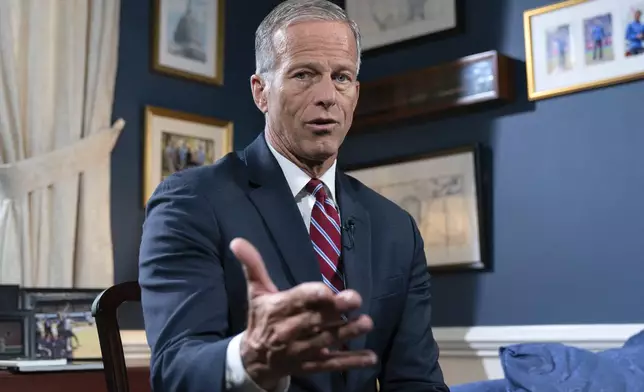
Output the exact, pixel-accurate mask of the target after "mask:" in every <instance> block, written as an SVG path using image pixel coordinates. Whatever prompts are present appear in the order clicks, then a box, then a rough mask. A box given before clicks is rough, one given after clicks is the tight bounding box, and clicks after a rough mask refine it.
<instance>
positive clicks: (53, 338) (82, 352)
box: [21, 288, 103, 361]
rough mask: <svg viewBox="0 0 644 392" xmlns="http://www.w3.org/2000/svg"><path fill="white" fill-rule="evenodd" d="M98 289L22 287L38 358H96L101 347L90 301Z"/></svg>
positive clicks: (96, 294) (23, 306)
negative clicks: (32, 326) (30, 315)
mask: <svg viewBox="0 0 644 392" xmlns="http://www.w3.org/2000/svg"><path fill="white" fill-rule="evenodd" d="M102 291H103V290H101V289H55V288H24V289H22V296H21V297H22V298H21V307H22V308H23V309H25V310H29V311H30V312H31V314H32V317H33V325H34V329H33V332H32V336H33V342H34V348H33V349H34V356H35V358H37V359H59V358H66V359H70V360H86V361H90V360H91V361H98V360H100V359H101V347H100V342H99V339H98V330H97V329H96V325H95V323H94V317H93V316H92V311H91V309H92V303H93V302H94V299H96V297H97V296H98V295H99V294H100V293H101V292H102Z"/></svg>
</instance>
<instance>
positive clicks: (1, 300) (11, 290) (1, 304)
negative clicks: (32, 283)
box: [0, 284, 20, 312]
mask: <svg viewBox="0 0 644 392" xmlns="http://www.w3.org/2000/svg"><path fill="white" fill-rule="evenodd" d="M17 310H20V286H19V285H17V284H2V285H0V312H14V311H17Z"/></svg>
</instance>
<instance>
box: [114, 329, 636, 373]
mask: <svg viewBox="0 0 644 392" xmlns="http://www.w3.org/2000/svg"><path fill="white" fill-rule="evenodd" d="M642 330H644V324H562V325H518V326H509V325H502V326H477V327H435V328H433V332H434V337H435V339H436V341H437V342H438V346H439V348H440V363H441V367H442V368H443V372H444V374H445V379H446V381H447V382H448V384H450V385H455V384H461V383H465V382H472V381H479V380H485V379H496V378H502V377H503V369H502V368H501V362H500V360H499V348H500V347H502V346H509V345H512V344H518V343H547V342H558V343H563V344H566V345H570V346H574V347H579V348H583V349H586V350H591V351H600V350H607V349H610V348H617V347H621V346H622V345H623V344H624V342H625V341H626V339H628V338H629V337H631V336H632V335H634V334H636V333H638V332H640V331H642ZM121 340H122V341H123V351H124V353H125V358H126V360H127V361H128V363H137V364H141V363H148V362H149V360H150V349H149V347H148V344H147V340H146V337H145V331H143V330H123V331H121Z"/></svg>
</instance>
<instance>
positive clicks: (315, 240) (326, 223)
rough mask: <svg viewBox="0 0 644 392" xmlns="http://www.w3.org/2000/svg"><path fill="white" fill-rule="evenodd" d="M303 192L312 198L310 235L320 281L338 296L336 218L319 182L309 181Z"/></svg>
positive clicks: (339, 274) (338, 233)
mask: <svg viewBox="0 0 644 392" xmlns="http://www.w3.org/2000/svg"><path fill="white" fill-rule="evenodd" d="M306 190H307V191H308V192H309V193H310V194H311V195H313V197H315V205H314V206H313V210H312V211H311V228H310V234H311V243H312V244H313V249H314V250H315V255H316V256H317V259H318V263H319V264H320V271H322V281H323V282H324V283H325V284H326V285H327V286H329V288H331V290H333V292H335V293H339V292H340V291H342V290H344V275H343V273H342V268H341V266H340V248H341V246H342V245H341V244H342V236H341V231H340V217H339V215H338V211H337V210H336V209H335V205H334V204H333V202H332V201H331V199H329V197H328V196H327V194H326V190H325V189H324V184H322V181H320V180H318V179H316V178H314V179H312V180H311V181H309V183H308V184H307V185H306Z"/></svg>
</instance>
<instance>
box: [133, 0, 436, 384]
mask: <svg viewBox="0 0 644 392" xmlns="http://www.w3.org/2000/svg"><path fill="white" fill-rule="evenodd" d="M359 37H360V36H359V32H358V28H357V26H356V25H355V23H353V22H351V21H349V20H348V19H347V16H346V14H345V13H344V11H343V10H342V9H341V8H340V7H338V6H336V5H334V4H332V3H330V2H328V1H326V0H289V1H286V2H283V3H281V4H280V5H278V6H277V7H276V8H275V9H274V10H273V11H272V12H271V13H270V14H269V15H268V16H267V17H266V18H265V19H264V21H263V22H262V24H261V25H260V26H259V28H258V30H257V34H256V45H255V50H256V57H257V70H256V74H255V75H253V76H252V78H251V89H252V94H253V98H254V100H255V103H256V105H257V107H258V108H259V109H260V110H261V111H262V113H264V115H265V118H266V126H265V129H264V132H262V133H261V134H260V135H259V136H258V137H257V139H256V140H255V141H254V142H253V143H251V144H250V145H249V146H248V147H247V148H246V149H245V150H243V151H240V152H237V153H231V154H229V155H227V156H226V157H224V158H222V159H221V160H219V161H218V162H217V163H216V164H215V165H210V166H203V167H199V168H193V169H187V170H184V171H181V172H179V173H176V174H173V175H172V176H170V177H168V178H167V179H166V180H165V181H163V183H162V184H161V185H159V187H158V188H157V190H156V191H155V192H154V194H153V195H152V197H151V198H150V200H149V202H148V206H147V215H146V222H145V224H144V229H143V237H142V242H141V250H140V262H139V264H140V274H139V276H140V277H139V281H140V284H141V288H142V305H143V311H144V317H145V327H146V332H147V337H148V343H149V344H150V346H151V348H152V361H151V381H152V387H153V389H154V391H157V392H159V391H190V392H195V391H209V392H210V391H279V392H283V391H286V390H288V391H292V392H304V391H315V392H331V391H333V392H342V391H346V392H353V391H356V392H363V391H364V392H367V391H369V392H372V391H375V390H376V380H379V382H380V387H381V390H382V391H404V392H415V391H418V392H420V391H422V392H426V391H430V392H432V391H433V392H439V391H440V392H443V391H448V389H447V387H446V386H445V384H444V382H443V376H442V372H441V369H440V366H439V364H438V347H437V345H436V342H435V340H434V338H433V335H432V330H431V326H430V325H431V322H430V321H431V320H430V292H429V286H430V285H429V275H428V273H427V268H426V262H425V256H424V250H423V241H422V238H421V236H420V234H419V232H418V229H417V227H416V224H415V223H414V220H413V219H412V218H411V217H410V215H409V214H407V213H406V212H404V211H403V210H402V209H401V208H399V207H398V206H396V205H395V204H394V203H392V202H390V201H389V200H387V199H385V198H384V197H382V196H380V195H379V194H377V193H376V192H374V191H372V190H371V189H369V188H367V187H366V186H365V185H363V184H361V183H360V182H358V181H357V180H355V179H353V178H351V177H349V176H347V175H345V174H343V173H341V172H339V171H337V170H336V157H337V154H338V149H339V147H340V145H341V144H342V141H343V140H344V138H345V136H346V134H347V131H348V129H349V127H350V126H351V122H352V118H353V111H354V110H355V107H356V104H357V100H358V90H359V83H358V82H357V75H358V71H359V66H360V44H359V42H360V40H359Z"/></svg>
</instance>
